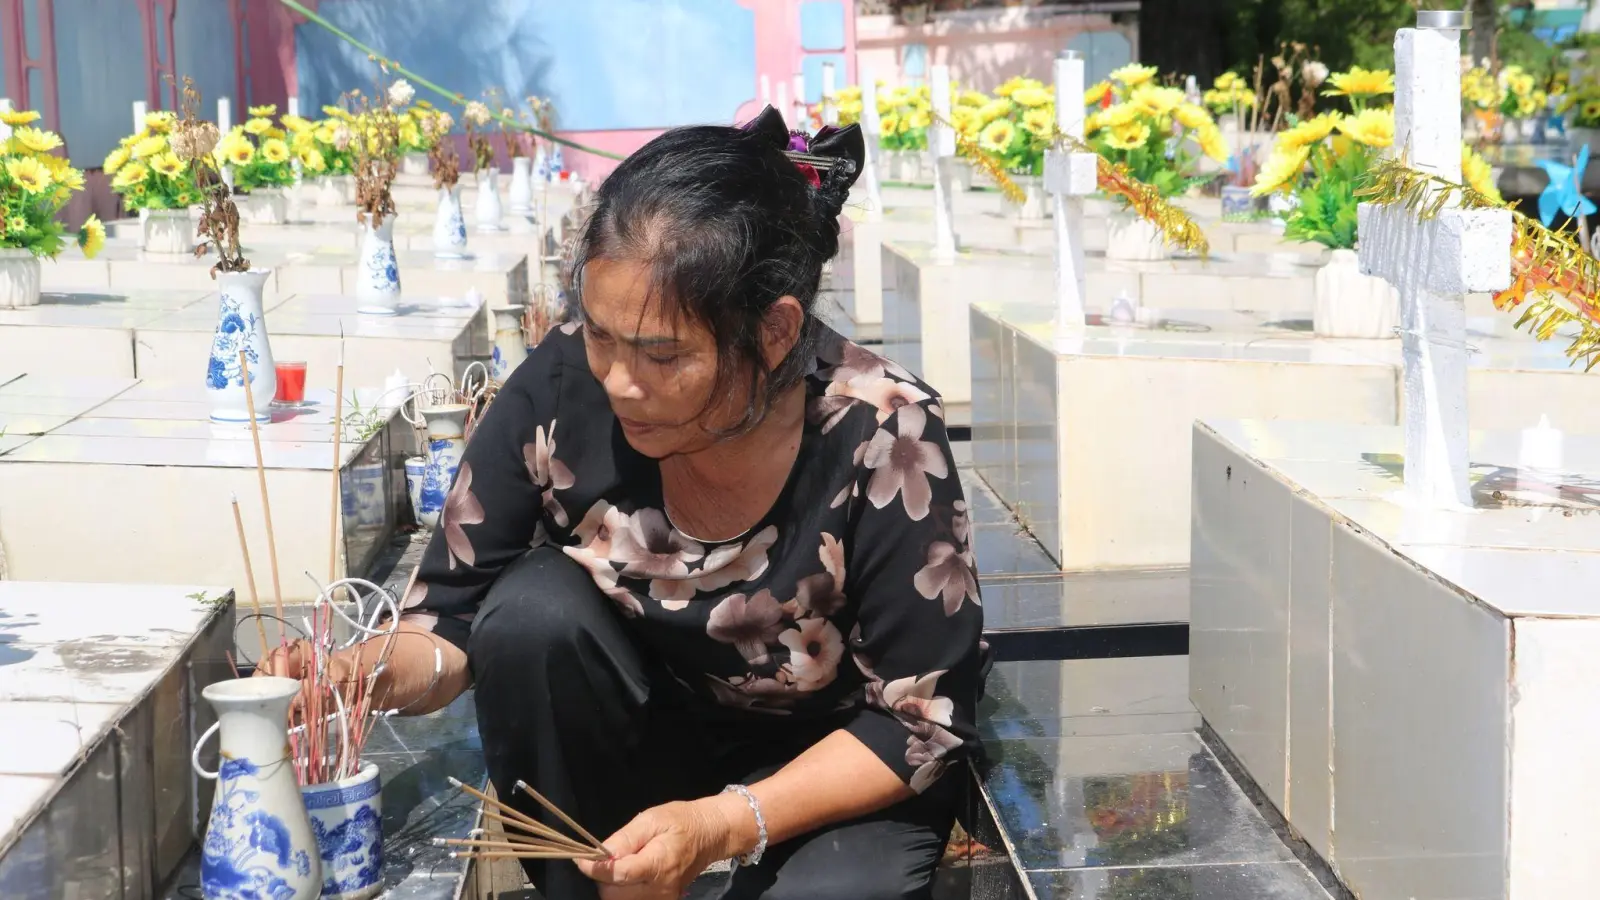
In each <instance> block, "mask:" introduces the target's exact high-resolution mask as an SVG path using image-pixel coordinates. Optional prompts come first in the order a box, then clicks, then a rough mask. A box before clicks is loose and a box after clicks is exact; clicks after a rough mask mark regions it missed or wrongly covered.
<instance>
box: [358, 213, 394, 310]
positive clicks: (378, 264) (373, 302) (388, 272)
mask: <svg viewBox="0 0 1600 900" xmlns="http://www.w3.org/2000/svg"><path fill="white" fill-rule="evenodd" d="M356 301H357V306H356V312H359V313H363V314H366V315H370V316H392V315H394V314H395V312H396V308H397V307H398V306H399V305H400V262H399V260H398V259H397V258H396V257H395V255H394V216H393V215H388V216H384V217H383V222H381V223H380V224H379V225H378V227H376V228H374V227H372V224H371V223H370V222H363V223H361V256H360V259H359V260H358V261H357V262H356Z"/></svg>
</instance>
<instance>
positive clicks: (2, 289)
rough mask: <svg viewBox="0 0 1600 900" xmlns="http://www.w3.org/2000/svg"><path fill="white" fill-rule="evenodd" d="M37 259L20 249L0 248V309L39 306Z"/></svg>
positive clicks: (28, 251)
mask: <svg viewBox="0 0 1600 900" xmlns="http://www.w3.org/2000/svg"><path fill="white" fill-rule="evenodd" d="M39 290H40V289H39V258H38V257H37V256H34V255H33V251H32V250H26V249H23V248H21V247H5V248H0V309H19V308H21V307H24V306H38V305H39Z"/></svg>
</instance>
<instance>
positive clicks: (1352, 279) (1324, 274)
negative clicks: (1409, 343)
mask: <svg viewBox="0 0 1600 900" xmlns="http://www.w3.org/2000/svg"><path fill="white" fill-rule="evenodd" d="M1312 288H1313V294H1312V296H1313V304H1314V305H1313V307H1312V314H1311V315H1312V327H1313V328H1315V329H1316V333H1317V334H1318V335H1319V336H1321V337H1332V338H1368V339H1379V338H1392V337H1394V336H1395V329H1396V328H1398V327H1399V325H1400V294H1399V292H1397V291H1396V290H1395V289H1394V286H1393V285H1391V284H1390V283H1389V282H1387V281H1384V280H1383V279H1382V278H1378V277H1376V276H1373V275H1363V274H1361V264H1360V258H1359V257H1358V256H1357V255H1356V252H1355V251H1354V250H1335V251H1333V253H1331V254H1330V255H1329V258H1328V263H1327V265H1325V266H1323V267H1322V268H1320V269H1318V270H1317V275H1316V278H1315V279H1314V280H1313V282H1312Z"/></svg>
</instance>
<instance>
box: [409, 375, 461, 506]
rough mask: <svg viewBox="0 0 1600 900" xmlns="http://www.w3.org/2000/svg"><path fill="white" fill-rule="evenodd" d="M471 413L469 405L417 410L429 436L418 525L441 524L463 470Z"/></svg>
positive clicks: (451, 405)
mask: <svg viewBox="0 0 1600 900" xmlns="http://www.w3.org/2000/svg"><path fill="white" fill-rule="evenodd" d="M470 409H471V407H469V406H467V405H466V404H465V403H448V404H445V405H443V406H425V407H423V408H422V409H419V410H417V412H418V413H420V414H421V415H422V419H423V422H424V423H425V427H426V429H427V432H428V454H427V456H428V463H427V466H426V467H425V468H424V469H423V472H422V492H421V496H420V500H419V502H418V503H417V504H416V510H417V519H418V521H420V522H422V524H424V525H428V526H429V527H434V526H437V525H438V524H439V513H440V512H441V511H442V510H443V509H444V501H445V497H447V496H449V494H450V486H451V485H453V484H455V481H456V472H458V471H460V469H461V454H462V453H464V452H465V451H466V449H467V413H468V411H469V410H470Z"/></svg>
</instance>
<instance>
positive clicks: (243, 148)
mask: <svg viewBox="0 0 1600 900" xmlns="http://www.w3.org/2000/svg"><path fill="white" fill-rule="evenodd" d="M217 149H219V150H222V158H223V160H225V161H226V162H228V163H231V164H233V165H235V166H248V165H250V164H251V163H253V162H255V159H256V148H254V147H252V146H250V142H249V141H235V142H233V143H232V144H229V145H228V147H227V149H226V150H223V149H222V148H221V147H218V148H217Z"/></svg>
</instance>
